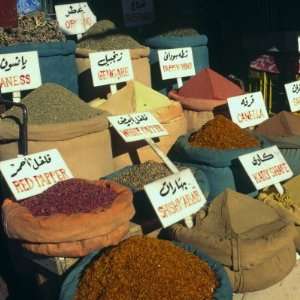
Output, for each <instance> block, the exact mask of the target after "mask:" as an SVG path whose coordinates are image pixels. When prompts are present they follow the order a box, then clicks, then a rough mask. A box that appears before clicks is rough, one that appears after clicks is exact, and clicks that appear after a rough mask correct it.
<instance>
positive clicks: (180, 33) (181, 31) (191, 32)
mask: <svg viewBox="0 0 300 300" xmlns="http://www.w3.org/2000/svg"><path fill="white" fill-rule="evenodd" d="M195 35H199V33H198V31H197V30H195V29H194V28H176V29H173V30H169V31H166V32H163V33H162V34H161V36H177V37H185V36H195Z"/></svg>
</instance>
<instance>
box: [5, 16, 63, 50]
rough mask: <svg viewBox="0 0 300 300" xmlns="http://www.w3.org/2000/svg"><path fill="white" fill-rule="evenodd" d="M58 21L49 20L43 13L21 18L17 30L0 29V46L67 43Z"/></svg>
mask: <svg viewBox="0 0 300 300" xmlns="http://www.w3.org/2000/svg"><path fill="white" fill-rule="evenodd" d="M65 40H66V38H65V36H64V34H63V33H62V31H61V30H60V29H59V26H58V22H57V21H56V20H48V19H46V16H45V14H44V13H42V12H36V13H33V14H30V15H25V16H19V18H18V27H17V28H7V29H5V28H1V27H0V45H1V46H10V45H16V44H19V43H41V42H42V43H46V42H60V41H65Z"/></svg>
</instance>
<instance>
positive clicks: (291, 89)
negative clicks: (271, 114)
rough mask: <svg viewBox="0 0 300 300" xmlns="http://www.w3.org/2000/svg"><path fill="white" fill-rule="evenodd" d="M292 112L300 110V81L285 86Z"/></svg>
mask: <svg viewBox="0 0 300 300" xmlns="http://www.w3.org/2000/svg"><path fill="white" fill-rule="evenodd" d="M284 88H285V91H286V95H287V98H288V100H289V104H290V108H291V111H298V110H300V81H293V82H290V83H286V84H285V85H284Z"/></svg>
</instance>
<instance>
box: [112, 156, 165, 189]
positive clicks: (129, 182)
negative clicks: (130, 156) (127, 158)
mask: <svg viewBox="0 0 300 300" xmlns="http://www.w3.org/2000/svg"><path fill="white" fill-rule="evenodd" d="M169 175H171V172H170V170H169V169H168V168H167V167H166V166H165V165H164V164H163V163H158V162H155V161H147V162H145V163H142V164H140V165H133V166H131V167H130V168H128V169H127V170H126V171H124V172H122V173H121V174H119V175H117V176H116V177H114V178H113V180H114V181H116V182H118V183H119V184H122V185H125V186H128V187H130V188H131V189H133V190H135V191H139V190H142V189H143V188H144V185H145V184H148V183H150V182H152V181H155V180H158V179H160V178H163V177H166V176H169Z"/></svg>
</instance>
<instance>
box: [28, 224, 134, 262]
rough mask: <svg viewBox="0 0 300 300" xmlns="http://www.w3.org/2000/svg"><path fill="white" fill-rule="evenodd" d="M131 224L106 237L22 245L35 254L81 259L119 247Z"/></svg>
mask: <svg viewBox="0 0 300 300" xmlns="http://www.w3.org/2000/svg"><path fill="white" fill-rule="evenodd" d="M128 230H129V222H126V223H124V224H122V225H120V226H119V227H117V228H116V229H114V230H112V231H111V232H108V233H106V234H104V235H100V236H97V237H95V238H91V239H85V240H79V241H74V242H66V243H42V244H39V243H22V246H23V247H24V248H25V249H26V250H28V251H30V252H33V253H36V254H41V255H47V256H57V257H81V256H86V255H88V254H89V253H91V252H93V251H96V250H100V249H102V248H104V247H107V246H111V245H117V244H118V243H119V242H120V241H121V240H122V239H123V238H124V237H125V235H126V234H127V233H128Z"/></svg>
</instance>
